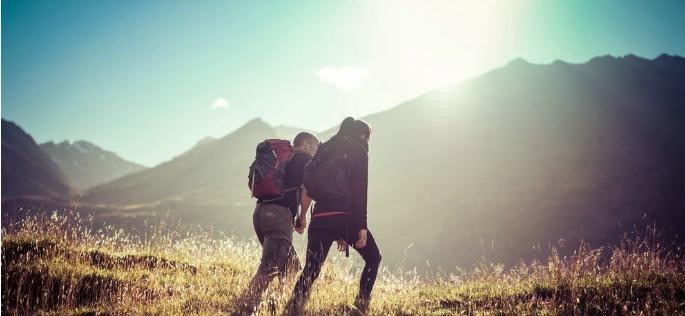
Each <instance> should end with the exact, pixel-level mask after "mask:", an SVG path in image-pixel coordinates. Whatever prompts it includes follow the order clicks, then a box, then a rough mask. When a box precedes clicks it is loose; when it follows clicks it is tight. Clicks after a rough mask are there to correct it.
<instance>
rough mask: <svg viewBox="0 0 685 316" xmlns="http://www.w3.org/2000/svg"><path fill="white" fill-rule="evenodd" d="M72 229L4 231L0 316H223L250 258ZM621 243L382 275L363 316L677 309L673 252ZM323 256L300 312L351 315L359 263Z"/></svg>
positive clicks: (221, 245)
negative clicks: (467, 267) (519, 260)
mask: <svg viewBox="0 0 685 316" xmlns="http://www.w3.org/2000/svg"><path fill="white" fill-rule="evenodd" d="M73 222H74V221H73V219H69V218H64V217H52V218H42V219H36V218H29V219H27V220H26V221H24V222H22V223H19V225H16V226H13V228H12V229H8V230H6V229H3V238H2V266H3V269H2V313H3V314H5V313H7V314H37V313H39V312H42V313H54V314H84V315H85V314H88V315H89V314H163V315H171V314H184V315H189V314H202V315H208V314H212V315H216V314H226V313H230V312H231V311H232V308H233V306H234V305H235V303H234V302H235V300H236V298H237V296H238V295H239V293H240V292H241V290H242V289H243V287H245V286H246V284H247V282H248V281H249V279H250V277H251V276H252V274H253V272H254V269H255V268H256V266H257V263H258V260H259V252H258V248H257V245H256V244H255V243H254V242H253V243H242V242H238V241H236V240H234V239H230V238H224V239H221V240H211V239H207V235H206V234H204V233H190V234H187V233H186V232H185V231H183V230H180V231H179V230H178V227H169V226H165V225H156V226H149V227H148V232H150V233H149V235H148V239H146V241H141V240H140V239H137V238H131V236H128V235H126V234H122V233H121V232H117V231H116V230H112V229H110V230H104V231H100V232H97V233H96V234H95V233H94V231H93V230H89V229H87V228H88V223H87V222H81V224H80V225H73V224H68V223H73ZM65 236H67V237H66V238H65ZM181 236H182V237H181ZM622 241H623V243H622V246H620V247H611V248H608V249H590V248H587V247H582V248H579V249H577V250H576V251H575V252H574V255H573V256H571V257H560V256H557V255H553V256H551V257H550V258H549V259H547V260H546V261H545V262H541V263H540V262H534V263H531V264H521V265H518V266H517V267H515V268H513V269H511V270H509V269H503V267H502V266H501V265H499V264H493V263H489V262H481V263H480V264H479V265H477V266H476V267H475V268H474V269H473V270H471V271H469V272H461V273H458V274H450V275H443V276H440V275H433V276H431V277H430V278H429V279H427V280H426V279H424V280H422V279H421V278H419V276H418V275H417V274H416V272H410V271H392V272H391V271H389V270H383V271H382V272H381V273H380V274H379V280H378V282H377V283H376V287H375V289H374V295H373V300H372V303H371V308H370V311H369V313H368V315H461V314H470V315H493V314H496V315H502V314H504V315H521V314H542V315H548V314H550V315H579V314H587V315H608V314H625V313H627V312H629V313H635V314H649V315H652V314H658V315H676V314H682V313H685V306H684V305H683V304H682V302H683V301H684V300H685V286H684V285H685V279H684V277H683V276H684V275H685V274H683V272H684V270H683V269H685V260H683V258H682V257H681V256H680V255H679V253H678V252H673V251H672V250H673V249H671V248H668V246H666V247H664V244H663V243H660V242H662V241H663V240H661V239H659V238H658V234H656V232H655V231H654V230H647V231H646V234H634V235H631V236H630V237H626V238H624V239H623V240H622ZM667 245H668V244H667ZM332 257H334V258H331V261H332V262H329V263H328V264H327V265H326V266H325V267H324V270H323V272H322V275H321V276H320V277H319V279H318V280H317V283H316V285H315V286H314V288H313V293H312V295H311V299H310V302H309V303H308V305H307V306H306V308H307V315H340V314H346V313H349V312H352V311H353V309H352V308H353V307H351V303H352V301H353V299H354V295H355V291H356V287H357V279H358V277H359V269H360V268H361V265H360V264H359V263H353V262H352V261H350V260H348V259H345V258H344V257H343V256H342V255H338V256H332ZM603 258H606V259H603ZM293 282H294V279H289V280H288V281H286V283H285V284H284V287H283V288H280V287H279V285H278V284H277V282H275V281H274V284H272V285H271V287H270V289H268V290H267V293H266V294H265V299H264V302H263V304H262V305H261V306H260V307H259V310H258V314H259V315H280V313H281V311H282V309H283V306H284V303H285V302H286V300H287V299H288V297H289V295H290V289H292V286H293ZM19 298H21V299H19Z"/></svg>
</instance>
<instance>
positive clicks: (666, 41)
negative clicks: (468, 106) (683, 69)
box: [1, 0, 685, 166]
mask: <svg viewBox="0 0 685 316" xmlns="http://www.w3.org/2000/svg"><path fill="white" fill-rule="evenodd" d="M684 31H685V1H635V0H620V1H618V0H606V1H594V0H586V1H581V0H578V1H561V0H560V1H551V0H550V1H547V0H539V1H532V0H531V1H491V0H479V1H458V0H416V1H411V0H408V1H392V0H387V1H381V0H341V1H320V0H318V1H241V2H238V1H212V0H206V1H172V0H165V1H154V0H99V1H90V0H60V1H55V0H47V1H43V0H33V1H19V0H2V50H1V54H2V100H1V109H2V117H3V118H4V119H7V120H11V121H14V122H15V123H17V124H18V125H19V126H21V127H22V128H23V129H24V130H25V131H27V132H28V133H29V134H31V135H32V136H33V137H34V139H35V140H36V141H37V142H38V143H42V142H46V141H58V142H59V141H63V140H71V141H75V140H81V139H83V140H87V141H90V142H93V143H95V144H97V145H98V146H100V147H103V148H105V149H107V150H112V151H114V152H116V153H117V154H119V155H120V156H122V157H123V158H125V159H128V160H131V161H135V162H138V163H142V164H144V165H147V166H153V165H156V164H158V163H161V162H163V161H166V160H169V159H171V158H172V157H173V156H175V155H178V154H180V153H181V152H183V151H185V150H187V149H188V148H190V147H192V146H193V145H194V144H195V143H196V142H197V141H198V140H200V139H202V138H204V137H207V136H211V137H221V136H224V135H226V134H228V133H230V132H231V131H233V130H235V129H237V128H239V127H240V126H241V125H242V124H245V123H246V122H247V121H249V120H250V119H253V118H257V117H259V118H262V119H263V120H265V121H266V122H268V123H269V124H272V125H281V124H285V125H288V126H297V127H302V128H305V129H309V130H314V131H323V130H326V129H328V128H330V127H332V126H334V125H336V124H337V123H339V122H340V121H341V120H342V119H343V118H344V117H346V116H364V115H368V114H371V113H375V112H379V111H383V110H386V109H389V108H392V107H394V106H396V105H398V104H400V103H402V102H403V101H406V100H409V99H412V98H414V97H416V96H418V95H421V94H422V93H425V92H426V91H430V90H431V89H435V88H439V87H442V86H446V85H453V84H456V83H458V82H460V81H463V80H467V79H469V78H473V77H475V76H478V75H479V74H482V73H484V72H487V71H489V70H491V69H494V68H497V67H501V66H503V65H505V64H506V63H507V62H509V61H511V60H513V59H515V58H519V57H521V58H524V59H526V60H528V61H529V62H534V63H550V62H553V61H554V60H557V59H560V60H565V61H568V62H584V61H587V60H589V59H590V58H592V57H594V56H599V55H606V54H611V55H614V56H622V55H626V54H630V53H632V54H636V55H638V56H642V57H647V58H654V57H656V56H658V55H659V54H661V53H668V54H677V55H685V36H683V32H684Z"/></svg>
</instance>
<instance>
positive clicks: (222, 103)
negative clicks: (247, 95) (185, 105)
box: [210, 98, 230, 110]
mask: <svg viewBox="0 0 685 316" xmlns="http://www.w3.org/2000/svg"><path fill="white" fill-rule="evenodd" d="M229 107H230V104H229V103H228V101H226V99H224V98H218V99H216V100H214V102H213V103H212V106H211V107H210V109H212V110H217V109H223V110H228V108H229Z"/></svg>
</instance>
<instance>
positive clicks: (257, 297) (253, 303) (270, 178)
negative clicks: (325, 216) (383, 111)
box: [235, 132, 319, 315]
mask: <svg viewBox="0 0 685 316" xmlns="http://www.w3.org/2000/svg"><path fill="white" fill-rule="evenodd" d="M318 146H319V140H318V139H317V138H316V136H314V135H312V134H310V133H306V132H301V133H299V134H297V136H295V139H294V140H293V147H290V142H288V141H287V140H275V139H271V140H266V141H264V142H263V143H260V144H259V146H258V147H257V158H256V159H255V163H253V165H252V166H251V167H250V178H249V181H250V183H249V185H250V189H251V191H252V194H253V195H254V196H255V197H258V200H257V206H256V208H255V210H254V214H253V217H252V220H253V224H254V229H255V233H256V234H257V238H258V239H259V242H260V243H261V244H262V257H261V260H260V263H259V268H258V269H257V273H255V275H254V277H252V280H251V281H250V283H249V285H248V287H247V288H246V289H245V290H244V292H243V293H242V295H241V296H240V298H239V302H238V304H237V312H235V315H250V314H252V313H253V312H254V310H255V309H256V308H257V306H258V305H259V302H260V301H261V296H262V294H263V292H264V290H266V288H267V287H268V285H269V283H270V282H271V280H273V278H274V277H275V276H276V275H278V276H279V281H280V282H281V285H283V284H284V279H285V278H286V277H288V276H294V274H295V273H296V272H297V271H298V270H300V262H299V260H298V258H297V254H296V252H295V248H294V247H293V245H292V239H293V230H296V231H297V232H298V233H300V234H302V233H304V229H305V227H306V226H307V219H306V216H305V215H306V213H307V210H308V209H309V205H310V203H311V199H310V198H309V196H308V195H307V192H306V190H304V189H303V188H302V187H303V186H302V179H303V170H304V166H305V164H306V163H307V162H309V160H310V159H311V158H312V156H313V155H314V153H316V150H317V148H318ZM274 160H275V161H274ZM283 164H285V165H284V166H283ZM279 165H280V166H281V168H280V169H278V166H279ZM255 173H260V175H261V177H260V175H255ZM283 173H284V174H283ZM281 182H282V191H280V192H279V191H278V190H275V189H277V187H279V185H280V184H281ZM270 190H271V191H270ZM298 206H299V213H298ZM294 220H295V222H296V223H295V224H296V225H295V226H293V221H294Z"/></svg>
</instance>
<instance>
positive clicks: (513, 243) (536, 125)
mask: <svg viewBox="0 0 685 316" xmlns="http://www.w3.org/2000/svg"><path fill="white" fill-rule="evenodd" d="M683 100H685V59H683V58H681V57H677V56H667V55H662V56H660V57H658V58H656V59H654V60H647V59H643V58H639V57H636V56H632V55H629V56H626V57H623V58H616V57H611V56H604V57H599V58H595V59H592V60H590V61H589V62H587V63H584V64H569V63H565V62H560V61H557V62H554V63H552V64H550V65H534V64H530V63H527V62H525V61H523V60H518V61H515V62H512V63H510V64H508V65H507V66H505V67H503V68H500V69H496V70H494V71H491V72H489V73H487V74H485V75H483V76H481V77H479V78H476V79H474V80H470V81H467V82H465V83H463V84H459V85H457V86H453V87H446V88H443V89H439V90H436V91H432V92H430V93H427V94H425V95H422V96H420V97H418V98H416V99H414V100H411V101H409V102H407V103H405V104H402V105H400V106H398V107H396V108H393V109H391V110H389V111H386V112H383V113H378V114H375V115H371V116H369V117H367V118H366V119H367V120H368V121H369V122H370V124H371V125H372V126H373V135H372V136H371V144H370V146H371V151H370V182H371V186H370V189H369V196H370V198H369V201H370V206H369V212H370V215H369V217H370V219H369V222H370V224H369V225H371V227H372V228H374V227H377V229H376V232H375V235H377V236H378V238H377V239H379V240H380V241H379V242H380V243H381V245H382V244H386V245H387V246H386V247H387V248H386V249H388V251H386V252H388V253H392V254H393V256H394V258H398V257H399V255H400V254H402V255H403V254H406V255H407V256H408V257H409V258H410V259H409V263H410V264H411V265H415V264H421V263H422V260H423V259H425V260H429V261H430V262H431V263H432V264H433V266H442V267H446V268H450V267H454V265H457V264H459V265H468V264H471V263H473V262H475V261H476V260H478V259H479V258H480V257H481V256H484V255H485V256H487V257H489V258H492V259H493V260H495V261H497V262H505V263H510V264H513V263H516V262H517V260H518V258H530V257H534V256H536V255H538V254H539V253H540V252H541V251H543V250H544V248H547V245H548V243H549V242H557V241H559V240H563V241H565V242H566V243H567V244H570V243H575V242H577V241H578V240H580V239H584V240H586V241H588V242H591V243H593V244H595V245H598V246H602V245H603V244H604V243H605V242H609V241H615V240H614V239H613V238H614V236H618V235H619V232H624V231H630V230H633V229H634V227H642V226H645V225H646V224H651V223H657V224H658V225H659V226H660V227H662V225H663V227H665V228H666V229H667V230H669V231H671V232H680V233H682V232H685V228H683V227H685V226H683V224H685V199H683V194H684V193H685V163H684V162H685V137H683V135H685V102H684V101H683ZM398 232H402V233H398ZM409 245H413V246H412V247H411V248H410V249H406V251H405V249H404V248H406V247H409ZM541 248H542V249H541ZM569 248H572V247H569ZM386 257H387V256H386Z"/></svg>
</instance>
